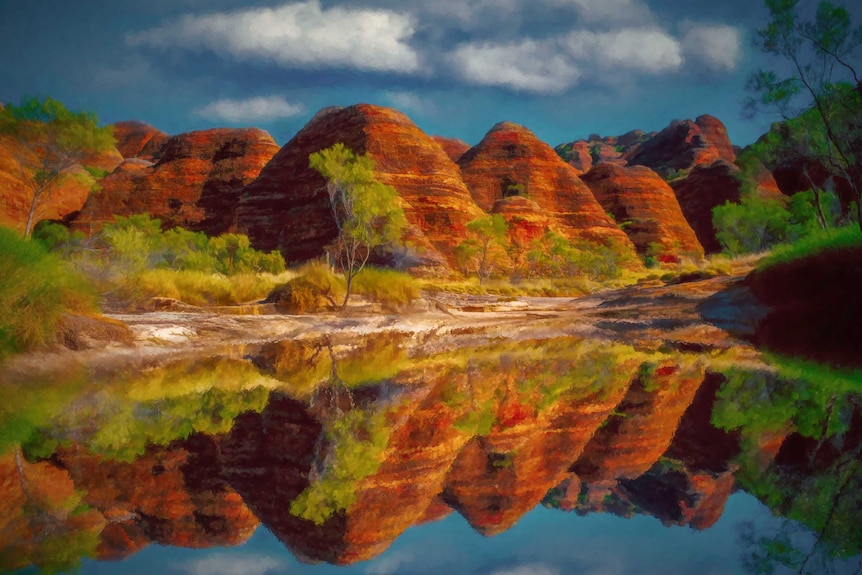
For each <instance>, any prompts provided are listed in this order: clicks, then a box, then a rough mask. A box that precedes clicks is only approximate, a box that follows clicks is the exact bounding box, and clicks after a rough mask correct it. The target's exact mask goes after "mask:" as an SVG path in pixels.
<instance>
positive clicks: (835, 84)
mask: <svg viewBox="0 0 862 575" xmlns="http://www.w3.org/2000/svg"><path fill="white" fill-rule="evenodd" d="M765 4H766V8H767V9H768V10H769V15H770V18H771V19H770V21H769V23H767V24H766V26H764V27H763V28H760V29H758V30H757V32H756V37H755V43H756V44H757V46H758V47H759V48H760V49H761V50H762V51H763V52H764V53H766V54H769V55H772V56H776V57H778V58H780V59H781V60H783V64H784V68H785V69H787V71H788V72H789V74H788V75H787V76H786V77H783V78H782V77H780V76H779V75H778V73H776V72H775V71H772V70H759V71H758V72H756V73H754V74H753V75H752V76H751V77H750V78H749V83H748V88H749V89H750V90H752V91H753V92H755V93H756V94H757V95H756V97H754V98H751V99H750V100H749V101H748V103H747V107H748V109H749V110H750V111H751V112H754V111H756V110H757V109H759V108H767V109H771V110H773V111H777V112H778V113H779V114H780V115H781V116H782V117H783V118H784V119H785V120H789V119H792V118H796V117H797V116H800V114H801V113H802V112H804V111H806V110H808V111H807V112H806V113H805V115H806V118H804V119H800V120H799V121H797V126H796V127H797V128H804V129H803V130H802V131H801V132H800V130H797V133H796V134H795V135H794V137H795V139H796V140H797V141H801V142H804V144H805V146H806V147H807V150H806V153H811V154H812V155H813V156H814V157H815V159H817V160H818V161H819V162H821V163H822V164H823V165H825V166H827V167H828V168H829V169H830V170H831V171H832V173H833V174H835V175H837V176H840V177H842V178H844V179H845V180H846V181H847V183H848V184H849V186H850V188H851V190H852V191H853V196H854V200H855V203H856V219H857V222H858V224H859V227H860V229H862V80H860V78H859V75H858V74H857V71H856V66H857V58H858V56H859V53H860V51H862V27H860V26H854V25H853V23H852V22H851V18H850V14H849V12H848V11H847V10H846V9H845V8H844V7H843V6H839V5H835V4H833V3H832V2H820V3H819V4H818V5H817V10H816V12H815V13H814V14H813V15H811V17H808V18H806V15H805V14H804V13H803V12H802V11H801V10H800V9H799V2H798V0H765ZM803 120H804V122H803ZM802 124H805V125H802Z"/></svg>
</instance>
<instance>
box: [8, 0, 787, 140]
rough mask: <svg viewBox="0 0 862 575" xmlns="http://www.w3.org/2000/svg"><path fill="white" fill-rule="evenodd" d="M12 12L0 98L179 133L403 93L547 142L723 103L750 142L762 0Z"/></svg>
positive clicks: (449, 117)
mask: <svg viewBox="0 0 862 575" xmlns="http://www.w3.org/2000/svg"><path fill="white" fill-rule="evenodd" d="M8 4H9V5H7V6H4V8H3V11H2V12H3V17H2V19H0V79H2V80H0V101H2V102H13V103H17V102H18V101H19V100H20V98H21V97H22V96H24V95H37V96H46V95H50V96H53V97H56V98H58V99H60V100H61V101H63V102H64V103H66V104H67V105H68V106H69V107H71V108H73V109H86V110H91V111H93V112H96V114H98V116H99V118H100V119H101V120H102V121H103V122H115V121H120V120H131V119H135V120H141V121H144V122H147V123H149V124H152V125H154V126H155V127H157V128H159V129H161V130H164V131H166V132H168V133H171V134H176V133H180V132H185V131H190V130H197V129H206V128H211V127H221V126H237V127H239V126H257V127H261V128H264V129H266V130H268V131H269V132H270V133H271V134H272V135H273V136H274V137H275V138H276V140H277V141H278V142H279V143H280V144H284V143H285V142H287V140H288V139H289V138H290V137H292V135H293V134H294V133H296V131H297V130H299V129H300V128H301V127H302V126H303V125H304V124H305V123H306V122H307V121H308V120H309V119H310V118H311V117H312V116H313V115H314V113H315V112H316V111H317V110H319V109H320V108H322V107H325V106H332V105H338V106H346V105H351V104H355V103H358V102H368V103H373V104H381V105H387V106H393V107H395V108H398V109H400V110H402V111H403V112H405V113H406V114H408V115H409V116H410V117H411V118H412V119H413V121H415V122H416V123H417V124H418V125H419V126H420V127H421V128H422V129H423V130H425V131H426V132H428V133H430V134H440V135H445V136H451V137H457V138H461V139H464V140H466V141H467V142H468V143H471V144H475V143H477V142H478V141H479V140H480V139H481V138H482V136H483V135H484V134H485V132H486V131H487V130H489V129H490V128H491V127H492V126H493V125H494V124H495V123H497V122H499V121H503V120H506V121H512V122H516V123H519V124H523V125H525V126H527V127H528V128H530V129H531V130H533V131H534V132H535V133H536V134H537V135H538V136H539V138H541V139H542V140H544V141H546V142H548V143H549V144H551V145H556V144H559V143H562V142H566V141H571V140H574V139H578V138H582V137H586V136H588V135H589V134H591V133H599V134H602V135H618V134H622V133H624V132H626V131H628V130H632V129H635V128H639V129H644V130H647V131H649V130H659V129H661V128H663V127H665V126H667V125H668V124H669V123H670V122H671V120H673V119H683V118H694V117H696V116H698V115H700V114H712V115H714V116H717V117H718V118H719V119H721V120H722V121H723V122H724V123H725V124H726V125H727V127H728V132H729V133H730V136H731V139H732V140H733V141H734V143H736V144H739V145H745V144H748V143H750V142H751V141H753V140H754V139H756V138H757V137H758V136H759V135H760V134H761V133H763V132H764V131H765V130H766V129H767V128H768V125H769V122H770V121H771V120H772V118H767V117H759V118H756V119H754V120H751V119H744V118H743V117H742V114H741V108H742V101H743V99H744V98H745V95H746V94H745V90H744V86H745V79H746V77H747V75H748V73H749V72H750V71H751V70H752V69H753V68H754V67H755V66H757V65H758V63H761V62H762V57H761V56H760V55H759V54H757V53H756V50H755V49H754V48H753V47H752V44H751V36H752V31H753V30H754V29H755V28H756V27H758V26H759V25H762V24H763V23H764V22H765V21H766V11H765V9H764V8H763V6H762V2H761V1H760V0H724V1H723V2H701V1H688V0H426V1H415V0H413V1H411V0H303V1H295V0H246V1H242V2H240V1H237V0H148V1H147V2H140V1H139V0H112V1H111V2H110V3H107V2H102V1H89V0H83V1H82V0H76V1H74V2H70V1H69V0H40V1H39V2H16V3H8Z"/></svg>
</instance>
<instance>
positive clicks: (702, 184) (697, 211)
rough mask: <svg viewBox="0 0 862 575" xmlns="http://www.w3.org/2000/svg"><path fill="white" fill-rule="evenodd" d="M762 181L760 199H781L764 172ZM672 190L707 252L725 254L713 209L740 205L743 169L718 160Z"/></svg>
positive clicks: (690, 174)
mask: <svg viewBox="0 0 862 575" xmlns="http://www.w3.org/2000/svg"><path fill="white" fill-rule="evenodd" d="M758 178H760V179H762V182H763V183H762V184H761V185H758V186H757V187H756V190H757V191H758V194H759V195H760V197H764V198H765V197H775V198H780V197H781V193H780V192H779V191H778V190H777V186H774V185H773V184H774V180H772V178H771V177H769V176H768V175H767V174H763V173H762V172H760V176H758ZM671 186H672V187H673V190H674V193H676V197H677V200H679V205H680V207H681V208H682V213H683V214H684V215H685V218H686V220H688V223H689V224H691V227H692V228H693V229H694V233H695V234H697V239H698V240H699V241H700V243H701V245H703V248H704V250H706V252H707V253H717V252H719V251H721V244H719V242H718V239H717V238H716V237H715V228H714V227H713V225H712V209H713V208H714V207H716V206H720V205H722V204H724V203H725V202H728V201H730V202H739V198H740V193H741V191H742V187H743V175H742V171H741V170H740V168H739V167H738V166H736V165H735V164H732V163H730V162H727V161H725V160H716V161H715V162H714V163H713V164H710V165H698V166H695V167H694V168H693V169H692V170H691V172H690V173H689V174H688V176H687V177H686V178H684V179H682V180H676V181H674V182H671Z"/></svg>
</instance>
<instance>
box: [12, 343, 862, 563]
mask: <svg viewBox="0 0 862 575" xmlns="http://www.w3.org/2000/svg"><path fill="white" fill-rule="evenodd" d="M433 347H434V346H433V345H428V342H423V345H422V346H417V345H416V342H415V341H413V340H411V339H410V338H408V337H406V336H405V337H403V338H402V337H395V336H387V337H380V336H378V337H369V338H366V339H365V340H363V341H361V342H359V343H358V344H356V345H343V344H342V345H335V344H334V343H332V342H330V341H328V340H325V339H321V340H317V341H307V342H295V341H294V342H276V343H271V344H267V345H263V346H258V347H255V348H249V349H243V350H242V352H241V353H239V354H237V353H234V354H228V356H225V357H220V358H210V359H206V360H203V361H192V360H182V361H175V362H172V363H169V364H167V365H162V366H156V367H149V368H147V369H138V370H126V371H115V372H113V373H110V374H107V375H103V376H100V377H99V378H97V379H96V380H93V379H91V378H89V377H88V376H87V375H85V374H75V375H74V376H73V377H71V380H70V381H65V382H59V381H54V382H32V381H18V382H10V383H9V384H8V385H7V389H8V395H7V401H6V402H5V403H4V404H3V405H2V406H0V410H2V411H0V449H2V451H3V455H2V456H1V457H0V506H2V512H0V569H3V570H12V569H17V568H22V567H26V566H29V565H35V566H37V567H41V568H45V569H47V570H49V571H66V570H69V569H72V568H74V567H75V565H76V564H78V563H79V562H80V560H81V559H82V558H85V557H94V558H98V559H120V558H123V557H126V556H129V555H131V554H134V553H136V552H137V551H139V550H140V549H142V548H144V547H146V546H148V545H150V544H152V543H157V544H161V545H170V546H179V547H191V548H207V547H224V546H234V545H238V544H241V543H243V542H245V541H247V540H248V539H249V537H251V536H252V534H253V533H255V531H256V530H257V528H258V526H259V525H260V524H263V525H265V526H266V528H267V529H268V530H269V531H270V532H272V534H273V535H274V536H275V537H276V538H277V539H278V540H279V541H281V543H282V544H283V545H284V546H285V547H286V548H288V549H289V550H290V551H291V553H292V554H293V555H294V556H295V557H297V558H299V559H300V560H301V561H303V562H308V563H315V562H325V563H331V564H338V565H347V564H353V563H356V562H358V561H364V560H370V559H373V558H375V557H377V556H379V555H380V554H381V553H383V552H384V551H385V550H386V549H387V548H389V547H390V546H391V545H392V544H393V542H394V541H395V540H396V539H398V538H399V536H400V535H401V534H402V533H403V532H404V531H405V530H407V529H408V528H410V527H411V526H414V525H418V524H422V523H425V522H429V521H435V520H438V519H440V518H442V517H444V516H446V515H448V514H450V513H452V512H453V510H454V511H455V512H457V513H458V514H460V515H461V516H462V517H463V518H464V519H465V520H466V521H467V522H468V523H469V525H470V526H471V527H472V528H473V529H474V530H475V531H476V532H478V533H480V534H482V535H486V536H492V535H497V534H500V533H503V532H505V531H507V530H509V529H511V528H512V527H513V526H514V525H515V524H516V523H517V522H518V521H519V520H520V519H521V518H522V517H523V516H524V515H525V514H526V513H528V512H530V511H531V510H532V509H534V508H535V507H536V506H537V505H539V504H541V505H544V506H545V507H548V508H551V509H556V510H559V513H564V512H572V513H575V514H577V515H578V516H596V514H608V513H610V514H615V515H618V516H621V517H634V516H644V515H648V516H652V517H655V518H657V519H658V520H660V521H661V522H662V523H663V524H665V525H688V526H689V527H692V528H694V529H699V530H706V529H708V528H709V527H711V526H712V525H714V524H715V523H716V521H717V520H718V519H719V517H720V516H721V515H722V512H723V510H724V507H725V504H726V502H727V501H728V498H729V497H730V496H731V494H732V493H734V492H735V491H736V490H744V491H745V492H747V493H750V494H752V495H754V496H756V497H757V498H758V499H759V500H760V501H762V502H763V503H764V504H765V505H766V506H768V508H769V509H770V511H771V512H772V513H774V514H776V515H779V516H781V517H784V518H785V521H784V523H783V524H782V525H781V526H780V528H777V529H775V528H772V527H770V528H769V529H765V528H763V526H762V525H759V524H754V523H752V524H740V525H739V527H738V548H737V550H736V553H738V555H739V565H740V569H746V570H748V571H749V572H751V573H769V572H773V571H774V570H776V569H781V568H789V569H792V570H793V571H798V572H800V573H806V572H810V573H826V572H829V571H828V569H833V568H837V567H836V566H841V565H847V563H846V560H847V558H852V557H855V556H858V555H859V553H860V549H862V521H860V520H859V519H858V517H857V515H858V510H859V509H860V508H862V501H860V498H862V484H860V483H862V470H860V452H862V409H860V405H862V403H860V398H862V376H860V374H858V373H848V372H835V371H832V370H828V369H826V368H823V367H821V366H816V365H814V364H808V363H803V362H798V361H789V360H784V359H780V358H766V361H764V362H754V361H752V359H751V358H750V356H748V355H747V356H746V359H745V360H744V361H740V360H736V359H735V358H734V357H733V354H732V352H727V351H725V352H713V353H710V354H688V353H681V352H677V351H666V350H661V349H659V350H655V349H636V348H634V347H632V346H627V345H623V344H619V343H610V342H599V341H590V340H583V339H577V338H572V337H567V338H558V339H551V340H544V341H535V342H515V343H513V342H499V343H496V344H487V345H485V346H483V347H476V348H469V349H465V348H458V349H444V348H442V347H441V349H442V351H440V350H438V351H437V352H436V353H417V351H416V350H417V349H431V348H433ZM33 389H40V390H42V393H41V395H38V394H34V393H33V392H32V390H33ZM841 561H845V563H842V562H841ZM854 561H855V559H854Z"/></svg>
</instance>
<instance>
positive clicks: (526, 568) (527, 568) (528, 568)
mask: <svg viewBox="0 0 862 575" xmlns="http://www.w3.org/2000/svg"><path fill="white" fill-rule="evenodd" d="M491 575H560V570H559V569H557V568H556V567H552V566H550V565H545V564H542V563H526V564H524V565H516V566H515V567H510V568H506V569H498V570H497V571H494V572H493V573H491Z"/></svg>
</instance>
